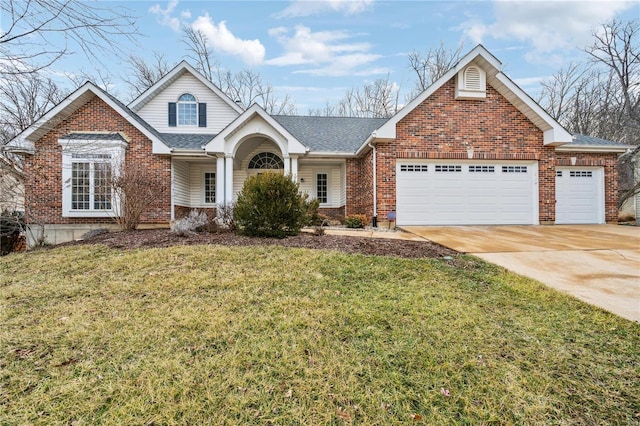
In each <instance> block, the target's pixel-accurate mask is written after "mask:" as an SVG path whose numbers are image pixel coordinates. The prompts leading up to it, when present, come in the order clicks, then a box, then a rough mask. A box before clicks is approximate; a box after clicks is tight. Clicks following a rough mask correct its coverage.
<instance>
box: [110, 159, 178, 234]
mask: <svg viewBox="0 0 640 426" xmlns="http://www.w3.org/2000/svg"><path fill="white" fill-rule="evenodd" d="M118 171H119V173H112V177H111V187H112V188H113V193H114V196H115V198H116V200H119V203H116V215H115V217H114V219H115V221H116V223H117V224H118V226H119V227H120V229H122V230H128V229H136V228H137V227H138V225H139V224H140V222H141V220H142V214H143V213H145V212H146V211H147V210H148V209H149V208H151V207H152V206H153V204H154V203H156V202H158V200H161V199H162V197H164V196H165V195H166V193H167V192H168V191H169V186H168V185H167V183H166V182H165V180H164V178H163V177H162V176H160V175H158V174H155V173H150V172H149V170H147V169H145V168H143V167H137V166H136V165H135V164H125V165H121V166H120V167H119V170H118Z"/></svg>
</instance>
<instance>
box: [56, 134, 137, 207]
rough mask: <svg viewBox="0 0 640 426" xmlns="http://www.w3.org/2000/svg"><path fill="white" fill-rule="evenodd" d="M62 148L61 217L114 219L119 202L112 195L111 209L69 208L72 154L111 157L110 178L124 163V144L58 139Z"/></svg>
mask: <svg viewBox="0 0 640 426" xmlns="http://www.w3.org/2000/svg"><path fill="white" fill-rule="evenodd" d="M58 144H59V145H61V146H62V217H96V218H103V217H114V216H116V214H117V212H118V211H119V207H120V202H119V201H120V200H118V198H117V196H116V195H115V194H113V196H112V198H111V209H104V210H74V209H72V208H71V177H72V170H71V168H72V163H74V162H76V163H77V162H79V161H74V159H73V154H107V155H110V156H111V167H112V172H111V173H112V176H117V173H118V170H119V168H120V165H121V164H122V162H123V161H124V155H125V148H126V146H127V143H126V142H123V141H105V140H97V139H59V140H58Z"/></svg>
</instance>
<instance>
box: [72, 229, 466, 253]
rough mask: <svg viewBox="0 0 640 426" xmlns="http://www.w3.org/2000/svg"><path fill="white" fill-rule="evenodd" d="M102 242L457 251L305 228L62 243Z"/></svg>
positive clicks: (135, 234)
mask: <svg viewBox="0 0 640 426" xmlns="http://www.w3.org/2000/svg"><path fill="white" fill-rule="evenodd" d="M81 244H103V245H106V246H108V247H112V248H118V249H138V248H152V247H172V246H187V245H197V244H217V245H223V246H235V247H237V246H282V247H302V248H309V249H319V250H336V251H341V252H346V253H361V254H367V255H377V256H395V257H404V258H442V257H445V256H455V255H457V254H458V252H456V251H454V250H451V249H448V248H446V247H443V246H441V245H439V244H436V243H433V242H431V241H406V240H396V239H388V238H368V237H350V236H342V235H328V234H325V235H315V234H310V233H306V232H303V233H301V234H300V235H298V236H295V237H288V238H283V239H276V238H255V237H245V236H242V235H236V234H234V233H232V232H218V233H206V232H201V233H194V234H191V235H188V236H179V235H177V234H175V233H173V232H171V231H169V230H167V229H153V230H138V231H122V232H112V233H106V234H101V235H97V236H95V237H91V238H88V239H85V240H81V241H73V242H69V243H64V244H61V245H81Z"/></svg>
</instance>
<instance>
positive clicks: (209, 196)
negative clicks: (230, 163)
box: [204, 172, 216, 203]
mask: <svg viewBox="0 0 640 426" xmlns="http://www.w3.org/2000/svg"><path fill="white" fill-rule="evenodd" d="M204 202H205V203H215V202H216V174H215V173H210V172H207V173H205V174H204Z"/></svg>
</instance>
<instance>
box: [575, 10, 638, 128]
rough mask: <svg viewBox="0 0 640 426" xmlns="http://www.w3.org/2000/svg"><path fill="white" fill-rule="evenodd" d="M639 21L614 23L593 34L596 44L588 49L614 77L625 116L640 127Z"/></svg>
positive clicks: (596, 60) (607, 24) (594, 59)
mask: <svg viewBox="0 0 640 426" xmlns="http://www.w3.org/2000/svg"><path fill="white" fill-rule="evenodd" d="M639 23H640V21H639V20H634V21H628V22H625V23H622V22H619V21H616V20H613V21H612V22H610V23H606V24H604V25H603V26H602V29H601V31H596V32H594V33H593V37H594V39H595V41H594V43H593V44H592V45H591V46H590V47H588V48H587V49H585V52H586V53H587V54H588V55H589V56H590V57H591V59H592V60H593V61H594V62H595V63H597V64H601V65H603V66H604V67H605V68H606V69H608V70H609V71H610V72H611V73H613V74H614V75H615V77H616V78H617V80H618V83H619V85H620V87H619V90H620V93H621V94H622V100H623V102H622V109H623V111H624V112H625V115H626V116H627V117H628V118H629V119H630V120H633V121H634V122H635V123H636V124H640V43H639V41H638V35H639V33H640V27H639Z"/></svg>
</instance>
